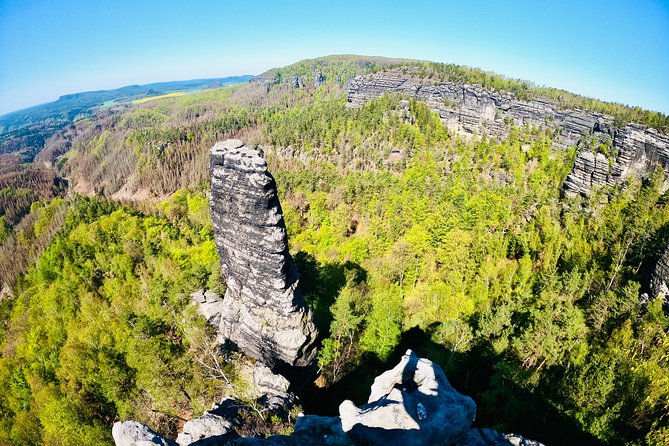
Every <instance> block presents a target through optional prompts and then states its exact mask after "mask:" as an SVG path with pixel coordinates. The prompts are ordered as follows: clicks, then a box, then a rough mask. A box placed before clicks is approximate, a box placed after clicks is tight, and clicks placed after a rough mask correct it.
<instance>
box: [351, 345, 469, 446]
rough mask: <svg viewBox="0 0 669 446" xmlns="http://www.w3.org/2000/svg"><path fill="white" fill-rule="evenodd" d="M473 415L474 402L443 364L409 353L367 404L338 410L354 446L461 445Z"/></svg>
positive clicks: (378, 385) (382, 379) (374, 389)
mask: <svg viewBox="0 0 669 446" xmlns="http://www.w3.org/2000/svg"><path fill="white" fill-rule="evenodd" d="M475 415H476V405H475V404H474V401H473V400H472V399H471V398H469V397H467V396H464V395H461V394H460V393H458V392H457V391H456V390H455V389H454V388H453V387H452V386H451V385H450V384H449V382H448V380H447V379H446V375H445V374H444V372H443V370H442V369H441V368H440V367H439V366H437V365H435V364H434V363H433V362H432V361H430V360H427V359H420V358H418V357H417V356H416V355H415V354H414V353H413V352H412V351H410V350H409V351H407V352H406V354H405V355H404V356H403V357H402V360H401V361H400V363H399V364H397V366H395V367H394V368H393V369H391V370H388V371H387V372H385V373H383V374H381V375H379V376H378V377H377V378H376V379H375V380H374V384H373V385H372V390H371V393H370V395H369V399H368V402H367V404H365V405H363V406H361V407H356V406H355V405H354V404H353V402H351V401H344V402H343V403H342V404H341V406H339V416H340V418H341V424H342V429H343V430H344V432H346V433H347V435H348V436H349V438H351V439H352V440H353V442H354V443H355V444H371V443H372V442H373V443H374V444H383V443H385V444H389V442H393V441H395V442H396V444H403V445H406V446H410V445H423V444H457V443H458V442H459V441H460V440H462V439H463V438H464V437H465V435H466V434H467V432H468V431H469V427H470V426H471V424H472V422H473V421H474V417H475Z"/></svg>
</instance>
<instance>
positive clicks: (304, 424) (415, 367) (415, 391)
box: [114, 350, 542, 446]
mask: <svg viewBox="0 0 669 446" xmlns="http://www.w3.org/2000/svg"><path fill="white" fill-rule="evenodd" d="M243 410H244V405H243V404H240V403H238V402H236V401H235V400H233V399H227V400H225V401H223V402H222V403H220V404H218V405H216V406H215V407H214V408H213V409H212V410H211V411H210V412H207V413H205V414H204V415H203V416H202V417H200V418H197V419H194V420H191V421H189V422H188V423H186V425H185V426H184V432H182V433H181V434H179V437H178V441H179V445H180V446H186V445H193V446H194V445H208V444H229V445H244V446H289V445H290V446H296V445H300V446H320V445H330V446H352V445H366V446H369V445H380V446H389V445H396V444H397V445H402V446H411V445H440V446H542V445H541V443H538V442H536V441H532V440H528V439H526V438H524V437H522V436H520V435H515V434H502V433H499V432H496V431H493V430H490V429H479V428H474V429H471V423H472V421H473V420H474V416H475V414H476V405H475V404H474V401H473V400H472V399H471V398H469V397H467V396H464V395H461V394H460V393H458V392H457V391H456V390H455V389H454V388H453V387H452V386H451V385H450V384H449V382H448V380H447V379H446V375H445V374H444V372H443V370H442V369H441V368H440V367H439V366H438V365H436V364H434V363H433V362H432V361H429V360H427V359H421V358H418V357H417V356H416V355H415V354H414V353H413V352H412V351H411V350H408V351H407V352H406V354H405V355H404V356H403V357H402V359H401V361H400V362H399V364H398V365H397V366H395V367H394V368H393V369H391V370H389V371H387V372H385V373H383V374H381V375H379V376H378V377H377V378H376V379H375V380H374V384H373V385H372V388H371V392H370V396H369V399H368V403H367V404H365V405H363V406H361V407H356V406H355V404H353V403H352V402H351V401H344V402H343V403H342V404H341V406H340V408H339V412H340V415H339V416H338V417H322V416H316V415H304V416H301V417H299V418H298V419H297V421H296V423H295V428H294V431H293V433H292V434H291V435H276V436H272V437H269V438H240V437H239V436H238V434H237V433H236V430H239V429H240V428H242V427H243V423H244V422H248V419H245V418H244V417H240V415H239V414H240V411H243ZM117 424H118V423H117ZM135 424H139V423H135ZM140 426H141V425H140ZM114 429H116V426H114ZM147 429H148V428H147ZM114 439H115V440H116V441H117V446H120V445H121V444H123V445H126V444H130V443H119V442H118V441H119V440H118V439H117V437H116V435H115V436H114ZM165 441H168V440H165ZM155 444H163V443H155Z"/></svg>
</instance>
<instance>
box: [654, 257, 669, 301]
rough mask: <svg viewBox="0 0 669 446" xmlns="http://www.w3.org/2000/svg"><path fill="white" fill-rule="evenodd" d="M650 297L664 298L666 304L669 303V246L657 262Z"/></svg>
mask: <svg viewBox="0 0 669 446" xmlns="http://www.w3.org/2000/svg"><path fill="white" fill-rule="evenodd" d="M650 298H651V299H662V300H663V301H664V305H665V306H668V305H669V247H667V248H666V249H665V250H664V252H663V253H662V256H661V257H660V258H659V260H658V261H657V263H656V264H655V270H654V271H653V274H652V276H651V278H650Z"/></svg>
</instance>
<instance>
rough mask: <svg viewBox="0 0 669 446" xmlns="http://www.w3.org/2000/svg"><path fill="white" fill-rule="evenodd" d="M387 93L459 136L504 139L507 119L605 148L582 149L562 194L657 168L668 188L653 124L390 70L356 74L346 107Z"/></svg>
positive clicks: (668, 150)
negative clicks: (621, 121)
mask: <svg viewBox="0 0 669 446" xmlns="http://www.w3.org/2000/svg"><path fill="white" fill-rule="evenodd" d="M389 93H395V94H399V95H402V96H408V97H411V98H415V99H418V100H421V101H424V102H425V103H426V104H427V105H428V106H429V107H430V108H431V109H432V110H434V111H436V112H437V113H439V116H440V117H441V120H442V122H443V123H444V124H445V125H446V126H447V127H448V128H449V129H450V130H451V131H454V132H457V133H461V134H472V133H477V134H479V135H487V136H490V137H497V138H503V137H506V136H507V135H508V133H509V127H510V124H511V123H513V124H515V125H517V126H523V125H526V124H529V125H533V126H543V127H546V128H549V129H554V130H556V131H557V133H558V136H557V138H556V139H555V143H556V144H557V145H558V146H561V147H567V146H573V145H578V144H579V142H580V141H581V138H582V137H583V136H584V135H585V136H587V137H591V138H592V139H593V140H595V141H597V143H602V144H605V145H608V146H610V147H611V149H610V150H611V154H610V158H611V161H610V162H609V160H608V158H607V157H605V156H604V155H601V157H600V156H599V155H595V154H594V153H592V152H593V151H592V149H591V148H590V147H582V148H581V151H580V154H579V156H578V159H577V161H576V165H575V167H574V170H573V172H572V173H571V174H570V175H569V178H568V179H567V181H565V184H564V191H565V193H566V194H567V195H576V194H580V195H588V194H589V193H590V191H591V189H592V186H595V185H605V184H610V185H613V184H617V183H620V182H622V181H624V180H626V179H627V178H630V177H631V176H639V177H643V176H647V175H648V174H649V173H650V172H652V171H653V170H654V169H655V168H657V167H658V166H662V167H663V168H664V170H665V180H664V190H666V189H667V188H669V136H667V135H664V134H662V133H660V132H658V131H657V130H655V129H653V128H648V127H645V126H643V125H640V124H628V125H626V126H624V127H622V128H616V127H615V125H614V120H613V117H611V116H607V115H603V114H601V113H592V112H587V111H583V110H565V109H561V108H560V107H559V106H558V105H557V104H555V103H554V102H552V101H550V100H548V99H542V98H534V99H530V100H527V101H523V100H519V99H517V98H516V97H515V96H514V95H513V94H512V93H500V92H497V91H492V90H486V89H484V88H483V87H481V86H479V85H468V84H461V83H455V82H447V83H443V84H438V85H433V84H429V83H427V81H425V80H422V79H417V78H414V77H411V76H408V75H406V74H403V73H400V72H397V71H392V70H391V71H387V72H379V73H373V74H368V75H364V76H356V77H355V78H354V79H353V80H352V81H351V83H350V85H349V89H348V102H349V106H350V107H359V106H361V105H362V104H364V103H365V102H367V101H369V100H371V99H374V98H377V97H379V96H381V95H384V94H389ZM602 157H603V159H602ZM604 161H606V162H604Z"/></svg>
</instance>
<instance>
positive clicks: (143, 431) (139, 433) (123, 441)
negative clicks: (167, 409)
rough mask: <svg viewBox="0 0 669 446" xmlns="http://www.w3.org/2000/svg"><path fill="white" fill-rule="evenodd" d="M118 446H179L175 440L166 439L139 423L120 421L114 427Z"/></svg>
mask: <svg viewBox="0 0 669 446" xmlns="http://www.w3.org/2000/svg"><path fill="white" fill-rule="evenodd" d="M112 437H114V443H115V444H116V446H177V443H175V442H174V440H170V439H168V438H164V437H162V436H160V435H159V434H157V433H156V432H154V431H153V430H151V429H150V428H149V427H147V426H145V425H143V424H142V423H138V422H137V421H119V422H116V423H114V426H113V427H112Z"/></svg>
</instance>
